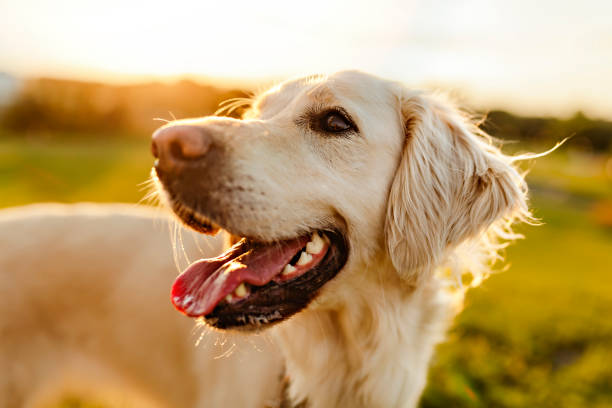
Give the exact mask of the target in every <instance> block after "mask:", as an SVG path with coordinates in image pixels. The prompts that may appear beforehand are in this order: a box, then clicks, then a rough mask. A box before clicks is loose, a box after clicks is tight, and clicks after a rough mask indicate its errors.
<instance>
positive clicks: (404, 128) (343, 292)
mask: <svg viewBox="0 0 612 408" xmlns="http://www.w3.org/2000/svg"><path fill="white" fill-rule="evenodd" d="M152 151H153V155H154V156H155V158H156V162H155V165H154V168H153V171H152V177H153V180H154V182H155V183H156V185H157V186H158V190H159V194H160V197H161V199H162V200H163V201H164V202H165V203H166V205H167V207H168V208H170V209H171V210H172V212H173V213H174V214H175V216H176V217H177V218H178V219H179V220H180V221H181V222H182V223H183V224H184V225H185V226H186V227H187V228H189V229H190V230H195V231H197V232H200V233H203V234H214V233H216V232H217V231H218V230H221V229H222V230H224V231H225V233H226V234H227V237H228V238H227V239H226V241H227V242H226V243H225V251H222V250H221V246H222V245H223V244H222V243H221V241H223V239H222V238H220V237H210V238H208V240H207V241H206V242H207V243H208V244H207V245H209V246H208V247H207V249H205V250H204V252H205V254H204V255H205V257H204V258H203V259H201V260H199V261H196V262H193V263H191V264H190V265H189V266H188V267H187V268H186V269H185V271H184V272H183V273H182V274H181V275H179V276H178V277H177V278H176V279H175V281H174V283H173V284H170V282H168V280H169V279H171V278H172V276H170V275H169V273H168V271H172V270H174V269H173V267H172V266H171V264H170V261H169V260H170V259H171V258H172V257H171V255H170V254H169V249H168V248H169V247H170V246H169V245H168V247H167V248H166V249H163V245H162V241H164V240H163V239H162V238H161V233H154V232H153V230H152V228H151V224H152V220H153V219H155V217H154V216H151V215H142V214H140V212H138V214H134V213H130V212H129V211H125V209H119V208H118V207H116V208H110V209H109V208H108V207H106V208H105V209H100V208H97V209H96V208H93V209H91V208H89V209H87V210H83V209H82V208H79V209H78V210H77V211H76V213H77V214H76V215H66V213H67V212H70V211H72V212H74V210H67V209H65V208H62V209H60V210H55V212H56V213H57V212H59V213H61V214H63V215H57V214H55V215H41V213H42V214H47V213H48V211H47V210H46V209H43V210H37V211H38V212H36V211H34V214H35V215H32V211H31V210H29V211H22V212H20V213H19V214H15V213H10V211H9V213H8V215H7V214H6V213H5V216H4V218H3V220H2V221H0V222H1V223H2V224H3V225H2V231H6V232H3V235H4V236H3V242H4V241H6V242H12V241H13V240H14V237H15V236H16V235H17V236H19V237H20V238H19V240H18V241H19V242H20V244H19V245H21V246H19V247H18V248H15V247H14V246H12V247H8V248H11V249H6V248H7V247H6V246H4V243H3V246H2V248H3V253H4V254H3V258H4V259H3V260H2V263H0V265H1V266H2V272H3V274H4V275H6V276H5V277H4V278H3V281H4V282H5V285H4V286H3V291H2V293H3V295H2V300H1V301H2V302H4V303H5V304H4V305H3V306H2V310H13V311H15V312H14V313H15V315H14V316H8V323H7V316H4V317H3V322H2V326H0V328H2V330H3V332H7V333H9V334H12V337H11V336H8V339H7V338H6V336H3V337H2V340H0V342H1V343H0V345H2V348H1V349H0V353H2V355H1V356H2V358H3V359H4V362H3V366H4V367H8V366H10V367H13V369H12V370H9V371H8V374H4V376H5V377H4V379H3V380H2V381H1V383H2V384H3V385H4V387H5V388H4V389H5V391H4V393H6V395H9V394H10V395H12V396H13V397H12V398H13V400H14V401H19V403H23V401H25V400H26V396H27V395H28V392H29V391H31V390H32V386H33V384H32V383H31V382H30V383H29V384H28V385H25V386H24V385H23V384H27V382H26V383H24V382H23V381H20V380H16V378H18V377H19V375H22V376H30V375H33V374H20V370H25V368H24V367H25V366H26V365H27V366H28V367H30V364H32V366H31V367H35V366H36V367H38V366H41V364H42V363H41V360H44V361H45V364H46V366H45V367H46V368H45V369H39V368H36V370H42V371H40V372H38V371H37V374H36V378H37V379H40V382H41V385H40V388H45V387H46V388H48V389H50V388H53V387H51V386H46V385H45V386H43V385H44V384H43V379H44V378H48V377H49V373H51V372H54V370H56V368H57V367H59V366H61V365H62V364H60V363H61V362H65V361H70V362H71V364H70V370H69V371H70V372H71V373H78V372H79V369H80V368H82V366H85V367H89V366H96V367H98V366H104V367H106V368H99V369H97V372H99V373H98V374H97V375H98V376H99V377H100V378H104V379H105V381H107V378H110V377H114V376H117V375H118V376H119V377H120V378H125V379H126V380H125V381H128V379H129V383H130V384H131V385H132V388H133V389H136V390H139V393H137V394H138V395H137V396H134V397H130V398H131V399H130V401H131V402H133V403H139V401H142V400H143V398H144V397H142V395H144V394H147V395H148V396H147V398H148V399H146V401H147V403H149V404H152V402H151V401H156V403H159V404H162V405H160V406H163V404H168V405H169V406H197V407H204V406H207V407H210V406H241V407H242V406H253V407H256V406H258V407H261V406H268V407H272V406H283V407H286V406H301V407H311V408H321V407H414V406H416V405H417V403H418V400H419V397H420V395H421V392H422V390H423V388H424V386H425V383H426V377H427V369H428V365H429V362H430V359H431V356H432V354H433V352H434V348H435V346H436V344H438V343H439V342H441V341H442V340H443V339H444V335H445V332H446V330H447V328H448V327H449V325H450V324H451V322H452V319H453V317H454V316H455V315H456V314H457V313H458V312H459V311H460V309H461V306H462V300H463V296H464V293H465V291H466V290H467V288H469V287H473V286H477V285H478V284H479V283H480V282H481V281H482V280H483V279H484V278H486V276H487V275H488V274H489V273H490V271H491V269H492V265H493V263H495V261H497V260H499V258H500V255H499V250H500V249H501V248H503V247H504V246H505V245H506V244H507V243H508V242H510V241H512V240H514V239H516V238H518V237H519V236H518V235H517V234H515V233H513V231H512V225H513V224H514V223H515V222H531V220H532V218H531V215H530V212H529V209H528V204H527V186H526V184H525V181H524V178H523V175H522V174H521V172H520V171H519V170H518V168H517V165H516V163H517V161H518V160H521V159H525V158H531V157H533V156H518V157H511V156H508V155H505V154H503V153H502V152H501V150H500V149H499V148H498V147H496V146H495V144H494V142H493V140H492V139H491V138H490V137H489V136H487V135H486V134H485V133H484V132H483V131H482V130H480V129H479V128H478V127H477V126H475V125H474V124H473V123H472V121H471V120H470V119H469V117H468V116H467V115H465V114H463V113H461V111H459V110H458V109H457V108H456V107H454V106H453V105H452V104H451V103H450V102H448V101H447V100H445V99H443V98H440V97H436V96H433V95H431V94H429V93H426V92H421V91H415V90H411V89H408V88H406V87H405V86H404V85H402V84H400V83H397V82H393V81H388V80H384V79H381V78H378V77H375V76H372V75H369V74H365V73H362V72H357V71H343V72H339V73H336V74H333V75H329V76H322V75H317V76H310V77H304V78H298V79H294V80H289V81H286V82H283V83H281V84H279V85H277V86H275V87H273V88H272V89H270V90H268V91H266V92H264V93H262V94H260V95H258V96H256V97H254V98H253V100H252V102H251V104H250V106H249V107H248V109H247V110H246V112H245V114H244V115H243V118H242V119H232V118H227V117H207V118H202V119H187V120H178V121H173V122H171V123H168V124H167V125H165V126H163V127H162V128H160V129H159V130H157V131H156V132H155V133H154V135H153V141H152ZM13 211H17V210H13ZM17 212H19V211H17ZM100 212H101V213H103V215H99V213H100ZM24 214H25V215H24ZM36 214H37V215H36ZM41 235H42V236H44V237H52V238H47V241H44V240H43V238H41ZM166 240H167V238H166ZM34 241H36V242H35V243H34V244H32V242H34ZM232 244H233V245H232ZM58 246H59V248H60V249H57V247H58ZM30 251H31V252H32V255H31V256H28V254H29V253H30ZM185 251H186V252H190V253H192V254H193V251H194V249H193V248H192V247H189V246H188V247H187V248H186V249H185ZM6 253H11V254H19V255H15V256H18V258H13V259H12V260H11V256H8V257H7V256H6ZM49 254H50V255H49ZM47 256H50V258H47ZM73 257H76V259H77V260H78V262H76V261H74V260H73V259H74V258H73ZM7 258H8V259H9V260H8V261H7V260H6V259H7ZM24 259H25V262H24ZM24 263H25V264H26V265H24ZM66 263H68V265H69V266H70V267H68V268H66V267H65V264H66ZM15 270H19V271H21V272H20V273H17V272H15ZM25 270H27V271H29V272H28V273H29V274H30V275H31V274H38V275H36V276H35V277H34V276H32V277H31V278H28V279H26V278H24V277H22V275H23V276H26V275H25V273H26V272H24V271H25ZM41 270H45V271H46V272H45V274H44V277H43V276H42V275H40V271H41ZM30 275H27V276H30ZM7 281H8V282H9V283H8V284H7V283H6V282H7ZM33 282H34V283H33ZM49 282H51V283H49ZM466 282H467V283H466ZM170 286H171V287H172V289H171V302H172V304H173V305H174V307H175V308H176V309H178V311H180V312H181V313H182V314H184V315H186V316H188V317H191V318H195V319H197V320H198V321H200V322H204V323H205V328H204V329H202V330H204V333H205V334H206V336H205V337H209V338H211V337H212V338H216V336H227V337H226V338H227V339H229V340H227V343H228V344H231V345H233V347H232V348H233V349H238V350H241V351H240V353H239V352H236V353H235V354H234V355H233V356H230V357H227V358H222V359H215V358H214V356H215V351H214V350H215V348H214V347H202V346H200V347H198V348H195V347H193V343H192V342H193V339H192V338H191V337H190V336H189V334H188V333H189V324H188V319H184V318H181V317H180V315H179V313H176V312H173V313H174V314H171V313H170V306H169V305H168V304H167V303H168V302H166V301H165V300H164V296H163V295H162V294H161V292H163V291H164V289H169V288H170ZM49 288H52V289H49ZM67 290H68V292H67ZM158 292H160V293H158ZM73 295H74V296H73ZM7 299H8V301H7ZM6 302H8V303H6ZM30 303H31V304H37V305H39V306H37V307H34V308H33V309H32V311H31V312H28V313H30V314H31V316H30V317H28V319H25V320H24V319H23V318H22V317H21V315H22V314H23V313H24V310H25V307H24V305H26V304H30ZM30 307H32V306H30ZM96 308H99V309H100V310H97V309H96ZM79 310H83V311H84V310H88V311H89V312H88V313H85V314H79ZM72 315H74V316H75V317H68V316H72ZM100 315H102V316H104V317H105V319H102V320H98V319H92V318H91V317H92V316H100ZM28 316H29V315H28ZM72 319H77V320H78V321H77V320H72ZM20 322H27V324H26V323H20ZM57 325H59V326H57ZM170 326H172V327H170ZM179 326H180V328H179ZM7 327H8V328H7ZM41 327H48V328H50V329H49V330H50V332H49V333H51V334H48V333H47V334H45V335H44V336H43V337H44V339H45V340H44V341H43V340H40V341H38V340H36V339H37V337H36V336H34V335H33V333H38V332H40V331H41V330H42V328H41ZM57 327H59V328H57ZM60 328H61V330H60ZM25 337H27V341H24V342H22V340H23V339H24V338H25ZM190 341H191V342H190ZM253 341H258V345H256V346H254V345H253V344H252V343H251V342H253ZM83 343H87V344H89V343H93V344H94V345H95V346H91V347H90V346H87V347H85V346H84V345H83ZM221 343H223V342H221ZM58 344H61V345H62V347H61V348H58V347H56V346H57V345H58ZM67 345H69V346H67ZM209 346H210V344H209ZM43 350H44V351H43ZM59 350H61V353H64V354H58V351H59ZM74 350H78V353H79V358H76V359H75V358H74V357H70V358H68V354H71V353H74ZM211 350H212V351H211ZM216 352H217V353H218V352H219V351H218V350H217V351H216ZM221 354H223V353H221ZM56 355H61V356H62V357H57V358H59V360H55V359H54V358H55V357H53V358H52V356H56ZM90 355H95V356H96V357H95V359H94V360H95V362H92V361H94V360H88V359H89V358H92V357H90ZM233 357H234V359H233V360H232V358H233ZM73 360H74V361H75V362H74V363H72V361H73ZM24 362H27V364H25V363H24ZM109 362H112V363H113V364H109ZM122 363H124V364H122ZM108 367H110V368H108ZM165 367H167V368H165ZM28 369H29V368H28ZM32 370H33V368H32ZM81 371H82V370H81ZM111 372H112V373H111ZM41 373H42V374H41ZM111 374H112V375H111ZM1 375H2V374H0V376H1ZM74 377H75V378H81V379H82V378H83V377H82V376H80V375H79V374H74ZM0 379H2V377H0ZM108 382H109V384H113V385H112V386H111V387H109V388H111V389H114V388H116V387H115V385H116V384H117V382H116V381H115V382H112V381H110V380H108ZM119 383H121V381H119ZM6 384H9V385H6ZM11 384H12V385H11ZM16 384H17V385H16ZM19 384H22V385H21V387H22V388H24V387H25V389H24V390H21V391H19V392H17V391H15V390H16V389H18V388H19V386H18V385H19ZM145 384H147V385H146V386H145ZM85 388H86V387H85ZM10 389H12V390H13V391H12V392H11V393H9V392H8V391H6V390H10ZM146 390H149V391H151V390H153V392H147V391H146ZM45 395H50V394H49V392H47V393H46V394H45ZM41 398H42V397H37V399H38V400H41ZM126 398H127V397H126ZM34 400H36V399H34ZM134 401H135V402H134ZM222 401H223V402H222ZM11 403H13V404H14V402H11ZM172 404H174V405H172ZM5 406H11V405H10V404H9V405H6V404H5ZM13 406H17V405H13Z"/></svg>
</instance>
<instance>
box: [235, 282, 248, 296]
mask: <svg viewBox="0 0 612 408" xmlns="http://www.w3.org/2000/svg"><path fill="white" fill-rule="evenodd" d="M234 294H235V295H236V296H238V297H239V298H242V297H245V296H246V295H247V288H246V286H244V283H241V284H240V285H239V286H238V287H237V288H236V290H235V291H234Z"/></svg>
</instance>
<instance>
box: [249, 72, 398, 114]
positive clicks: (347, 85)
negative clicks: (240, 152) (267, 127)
mask: <svg viewBox="0 0 612 408" xmlns="http://www.w3.org/2000/svg"><path fill="white" fill-rule="evenodd" d="M392 93H393V92H392V88H391V87H390V86H389V83H388V81H384V80H382V79H380V78H378V77H375V76H373V75H370V74H365V73H363V72H359V71H341V72H338V73H335V74H333V75H329V76H325V75H312V76H307V77H302V78H297V79H292V80H289V81H286V82H283V83H281V84H279V85H277V86H275V87H273V88H271V89H269V90H268V91H266V92H264V93H263V94H262V95H261V96H260V97H259V98H258V100H257V101H256V104H255V106H256V108H257V110H258V111H259V116H260V118H266V117H270V116H273V115H274V114H276V113H277V112H279V111H281V110H282V109H284V108H285V107H287V106H290V105H298V106H301V105H310V104H316V105H324V106H335V105H345V104H348V105H353V106H359V107H361V108H362V109H366V108H367V107H368V106H381V105H387V104H389V103H392V101H393V98H392Z"/></svg>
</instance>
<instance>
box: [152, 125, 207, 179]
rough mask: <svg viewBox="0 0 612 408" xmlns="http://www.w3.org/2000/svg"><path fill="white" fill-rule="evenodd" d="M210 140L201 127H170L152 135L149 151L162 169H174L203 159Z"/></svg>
mask: <svg viewBox="0 0 612 408" xmlns="http://www.w3.org/2000/svg"><path fill="white" fill-rule="evenodd" d="M211 144H212V140H211V137H210V135H209V134H208V133H207V132H206V130H204V129H203V128H201V127H198V126H191V125H171V126H167V127H164V128H161V129H159V130H157V131H156V132H155V133H154V134H153V141H152V143H151V151H152V153H153V156H155V158H157V159H159V165H160V166H162V167H164V168H175V167H177V166H182V165H185V164H188V163H189V162H192V161H195V160H198V159H201V158H203V157H204V156H205V155H206V153H207V152H208V150H209V148H210V145H211Z"/></svg>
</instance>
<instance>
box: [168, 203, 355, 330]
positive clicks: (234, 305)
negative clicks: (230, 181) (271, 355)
mask: <svg viewBox="0 0 612 408" xmlns="http://www.w3.org/2000/svg"><path fill="white" fill-rule="evenodd" d="M173 209H174V210H175V212H176V213H177V215H178V216H179V217H180V218H181V219H182V220H183V221H184V222H185V223H186V224H187V225H188V226H189V227H191V228H193V229H195V230H196V231H200V232H213V231H215V230H216V229H217V228H218V227H217V226H216V225H215V224H214V223H212V222H210V221H209V220H207V219H206V217H204V216H202V215H199V214H197V213H195V212H194V211H193V210H190V209H187V208H186V207H184V206H181V205H180V204H176V201H174V205H173ZM347 258H348V246H347V244H346V241H345V239H344V237H343V236H342V234H340V233H339V232H338V231H337V230H335V229H329V230H317V231H312V232H310V233H308V234H304V235H300V236H298V237H295V238H292V239H287V240H283V241H276V242H271V243H265V242H258V241H254V240H251V239H247V238H243V239H241V240H240V241H239V242H237V243H236V244H235V245H234V246H232V247H231V248H230V249H228V250H227V251H226V252H225V253H223V254H221V255H219V256H218V257H216V258H210V259H201V260H199V261H196V262H194V263H193V264H191V265H190V266H189V267H188V268H187V269H186V270H185V271H184V272H183V273H182V274H181V275H179V277H178V278H177V279H176V281H175V282H174V285H173V287H172V303H173V304H174V306H175V307H176V308H177V309H178V310H179V311H180V312H182V313H184V314H185V315H187V316H190V317H202V318H203V319H204V320H205V321H206V322H207V323H208V324H209V325H211V326H214V327H217V328H220V329H230V328H233V329H245V330H252V329H258V328H262V327H264V326H267V325H271V324H274V323H278V322H280V321H282V320H284V319H286V318H288V317H290V316H291V315H293V314H295V313H297V312H299V311H300V310H302V309H304V308H305V307H306V306H308V304H309V303H310V301H312V300H313V299H314V298H315V297H316V296H317V295H318V293H319V290H320V289H321V288H322V287H323V285H325V283H327V282H328V281H329V280H330V279H332V278H333V277H334V276H336V274H337V273H338V272H339V271H340V269H342V267H343V266H344V264H345V262H346V260H347Z"/></svg>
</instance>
